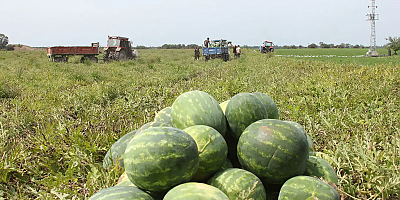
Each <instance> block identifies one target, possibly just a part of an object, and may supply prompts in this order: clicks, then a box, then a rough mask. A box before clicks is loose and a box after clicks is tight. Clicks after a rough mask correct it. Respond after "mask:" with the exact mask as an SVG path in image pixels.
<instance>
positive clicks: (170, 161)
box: [124, 127, 199, 192]
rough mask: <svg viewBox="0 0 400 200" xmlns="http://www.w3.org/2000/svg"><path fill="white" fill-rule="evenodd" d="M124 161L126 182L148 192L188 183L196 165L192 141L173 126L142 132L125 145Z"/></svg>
mask: <svg viewBox="0 0 400 200" xmlns="http://www.w3.org/2000/svg"><path fill="white" fill-rule="evenodd" d="M124 158H125V159H124V163H125V171H126V173H127V175H128V177H129V180H130V181H131V182H132V183H133V184H134V185H136V186H137V187H138V188H140V189H143V190H148V191H152V192H164V191H166V190H168V189H170V188H172V187H174V186H175V185H178V184H180V183H183V182H186V181H189V180H190V179H191V178H192V177H193V176H194V174H195V173H196V171H197V169H198V166H199V152H198V150H197V145H196V142H195V141H194V139H193V138H192V137H191V136H190V135H189V134H187V133H186V132H184V131H183V130H180V129H177V128H173V127H153V128H149V129H146V130H143V131H142V132H140V133H139V134H137V135H136V136H135V137H134V138H132V140H131V141H130V142H129V144H128V146H127V148H126V151H125V157H124Z"/></svg>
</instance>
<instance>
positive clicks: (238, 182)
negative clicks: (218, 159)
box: [208, 168, 266, 200]
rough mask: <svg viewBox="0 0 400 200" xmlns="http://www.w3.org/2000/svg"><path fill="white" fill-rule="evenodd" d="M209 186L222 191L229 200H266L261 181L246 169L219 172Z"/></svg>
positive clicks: (209, 182) (209, 181)
mask: <svg viewBox="0 0 400 200" xmlns="http://www.w3.org/2000/svg"><path fill="white" fill-rule="evenodd" d="M208 184H209V185H212V186H214V187H216V188H218V189H220V190H221V191H222V192H224V193H225V194H226V196H228V197H229V199H250V198H251V199H253V200H265V199H266V193H265V189H264V185H263V183H262V182H261V180H260V179H259V178H258V177H257V176H256V175H254V174H253V173H251V172H249V171H246V170H244V169H237V168H230V169H226V170H224V171H221V172H218V173H216V174H215V175H214V176H213V177H212V178H210V180H208Z"/></svg>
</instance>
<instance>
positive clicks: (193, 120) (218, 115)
mask: <svg viewBox="0 0 400 200" xmlns="http://www.w3.org/2000/svg"><path fill="white" fill-rule="evenodd" d="M171 118H172V122H173V123H174V125H175V127H177V128H180V129H185V128H188V127H191V126H194V125H206V126H210V127H213V128H214V129H215V130H217V131H218V132H219V133H220V134H221V135H222V136H224V135H225V132H226V119H225V116H224V113H223V112H222V109H221V106H219V104H218V102H217V101H216V100H215V99H214V98H213V97H212V96H210V95H209V94H207V93H205V92H203V91H197V90H196V91H190V92H185V93H183V94H181V95H180V96H179V97H178V98H176V100H175V101H174V103H173V104H172V112H171Z"/></svg>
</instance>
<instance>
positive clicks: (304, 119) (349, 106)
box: [0, 49, 400, 199]
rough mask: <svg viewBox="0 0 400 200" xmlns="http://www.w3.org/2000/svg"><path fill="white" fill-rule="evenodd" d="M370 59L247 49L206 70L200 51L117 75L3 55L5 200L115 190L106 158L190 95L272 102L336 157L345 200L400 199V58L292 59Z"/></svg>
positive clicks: (0, 145) (165, 55) (173, 54)
mask: <svg viewBox="0 0 400 200" xmlns="http://www.w3.org/2000/svg"><path fill="white" fill-rule="evenodd" d="M366 51H367V50H365V49H364V50H363V49H361V50H352V49H349V50H321V49H318V50H311V49H310V50H309V49H302V50H280V49H278V50H276V56H271V57H270V56H266V55H263V54H260V53H258V52H254V51H253V50H249V49H244V55H243V56H242V57H241V58H240V59H237V60H233V61H229V62H223V61H221V60H212V61H209V62H204V61H194V60H193V50H140V51H139V53H140V58H139V59H137V60H135V61H127V62H113V63H106V64H105V63H102V62H100V63H98V64H92V63H90V62H86V63H83V64H80V63H79V58H78V57H75V58H71V59H70V61H69V62H70V63H50V62H48V59H47V57H46V55H45V54H46V53H45V52H44V51H16V52H5V51H0V137H1V139H0V153H1V154H0V155H1V159H0V199H2V198H3V199H85V198H88V197H90V196H91V195H92V194H93V193H95V192H96V191H98V190H100V189H102V188H105V187H109V186H113V185H115V183H116V180H117V179H118V177H119V175H120V174H121V173H122V172H121V170H120V169H118V168H114V169H111V170H104V169H103V167H102V160H103V157H104V155H105V153H106V151H107V150H108V149H109V148H110V146H111V145H112V144H113V143H114V142H115V141H116V140H118V139H119V138H120V137H121V136H122V135H124V134H125V133H127V132H129V131H132V130H135V129H138V128H139V127H140V126H141V125H143V124H144V123H147V122H150V121H152V120H153V117H154V115H155V112H157V111H159V110H161V109H162V108H164V107H166V106H170V105H171V104H172V103H173V101H174V99H175V98H176V97H177V96H179V95H180V94H182V93H183V92H186V91H190V90H202V91H205V92H207V93H209V94H210V95H212V96H213V97H214V98H215V99H216V100H217V101H218V102H222V101H225V100H227V99H229V98H231V97H232V96H234V95H235V94H237V93H240V92H255V91H258V92H264V93H267V94H268V95H269V96H270V97H271V98H273V99H274V101H275V102H276V104H277V106H278V108H279V110H280V117H281V119H284V120H292V121H296V122H298V123H300V124H302V125H303V126H304V128H305V130H306V131H307V133H308V134H309V135H310V136H311V137H312V139H313V140H314V148H315V150H317V151H320V152H324V153H326V154H328V155H329V158H330V159H329V160H328V161H329V162H330V163H331V165H332V166H333V167H334V168H335V170H336V171H337V175H338V177H339V184H340V185H339V187H338V189H339V191H340V193H341V195H342V196H343V197H345V198H346V199H399V197H400V192H399V191H400V175H399V174H400V173H399V171H400V167H399V165H400V135H399V134H400V129H399V127H400V106H399V101H400V68H399V65H400V57H399V56H394V57H379V58H364V57H337V56H336V57H293V56H291V57H285V55H339V56H343V55H350V56H356V55H364V54H365V52H366ZM379 51H382V52H380V53H381V54H385V53H387V52H385V50H379ZM278 55H280V56H278Z"/></svg>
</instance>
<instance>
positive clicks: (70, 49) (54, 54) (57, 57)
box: [47, 42, 100, 63]
mask: <svg viewBox="0 0 400 200" xmlns="http://www.w3.org/2000/svg"><path fill="white" fill-rule="evenodd" d="M99 49H100V46H99V42H97V43H92V46H54V47H47V56H48V57H49V61H50V62H68V59H69V57H70V56H75V55H80V56H82V58H81V60H80V61H81V63H83V62H85V60H90V61H92V62H95V63H97V62H98V58H97V57H96V56H97V55H99V53H100V50H99Z"/></svg>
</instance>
